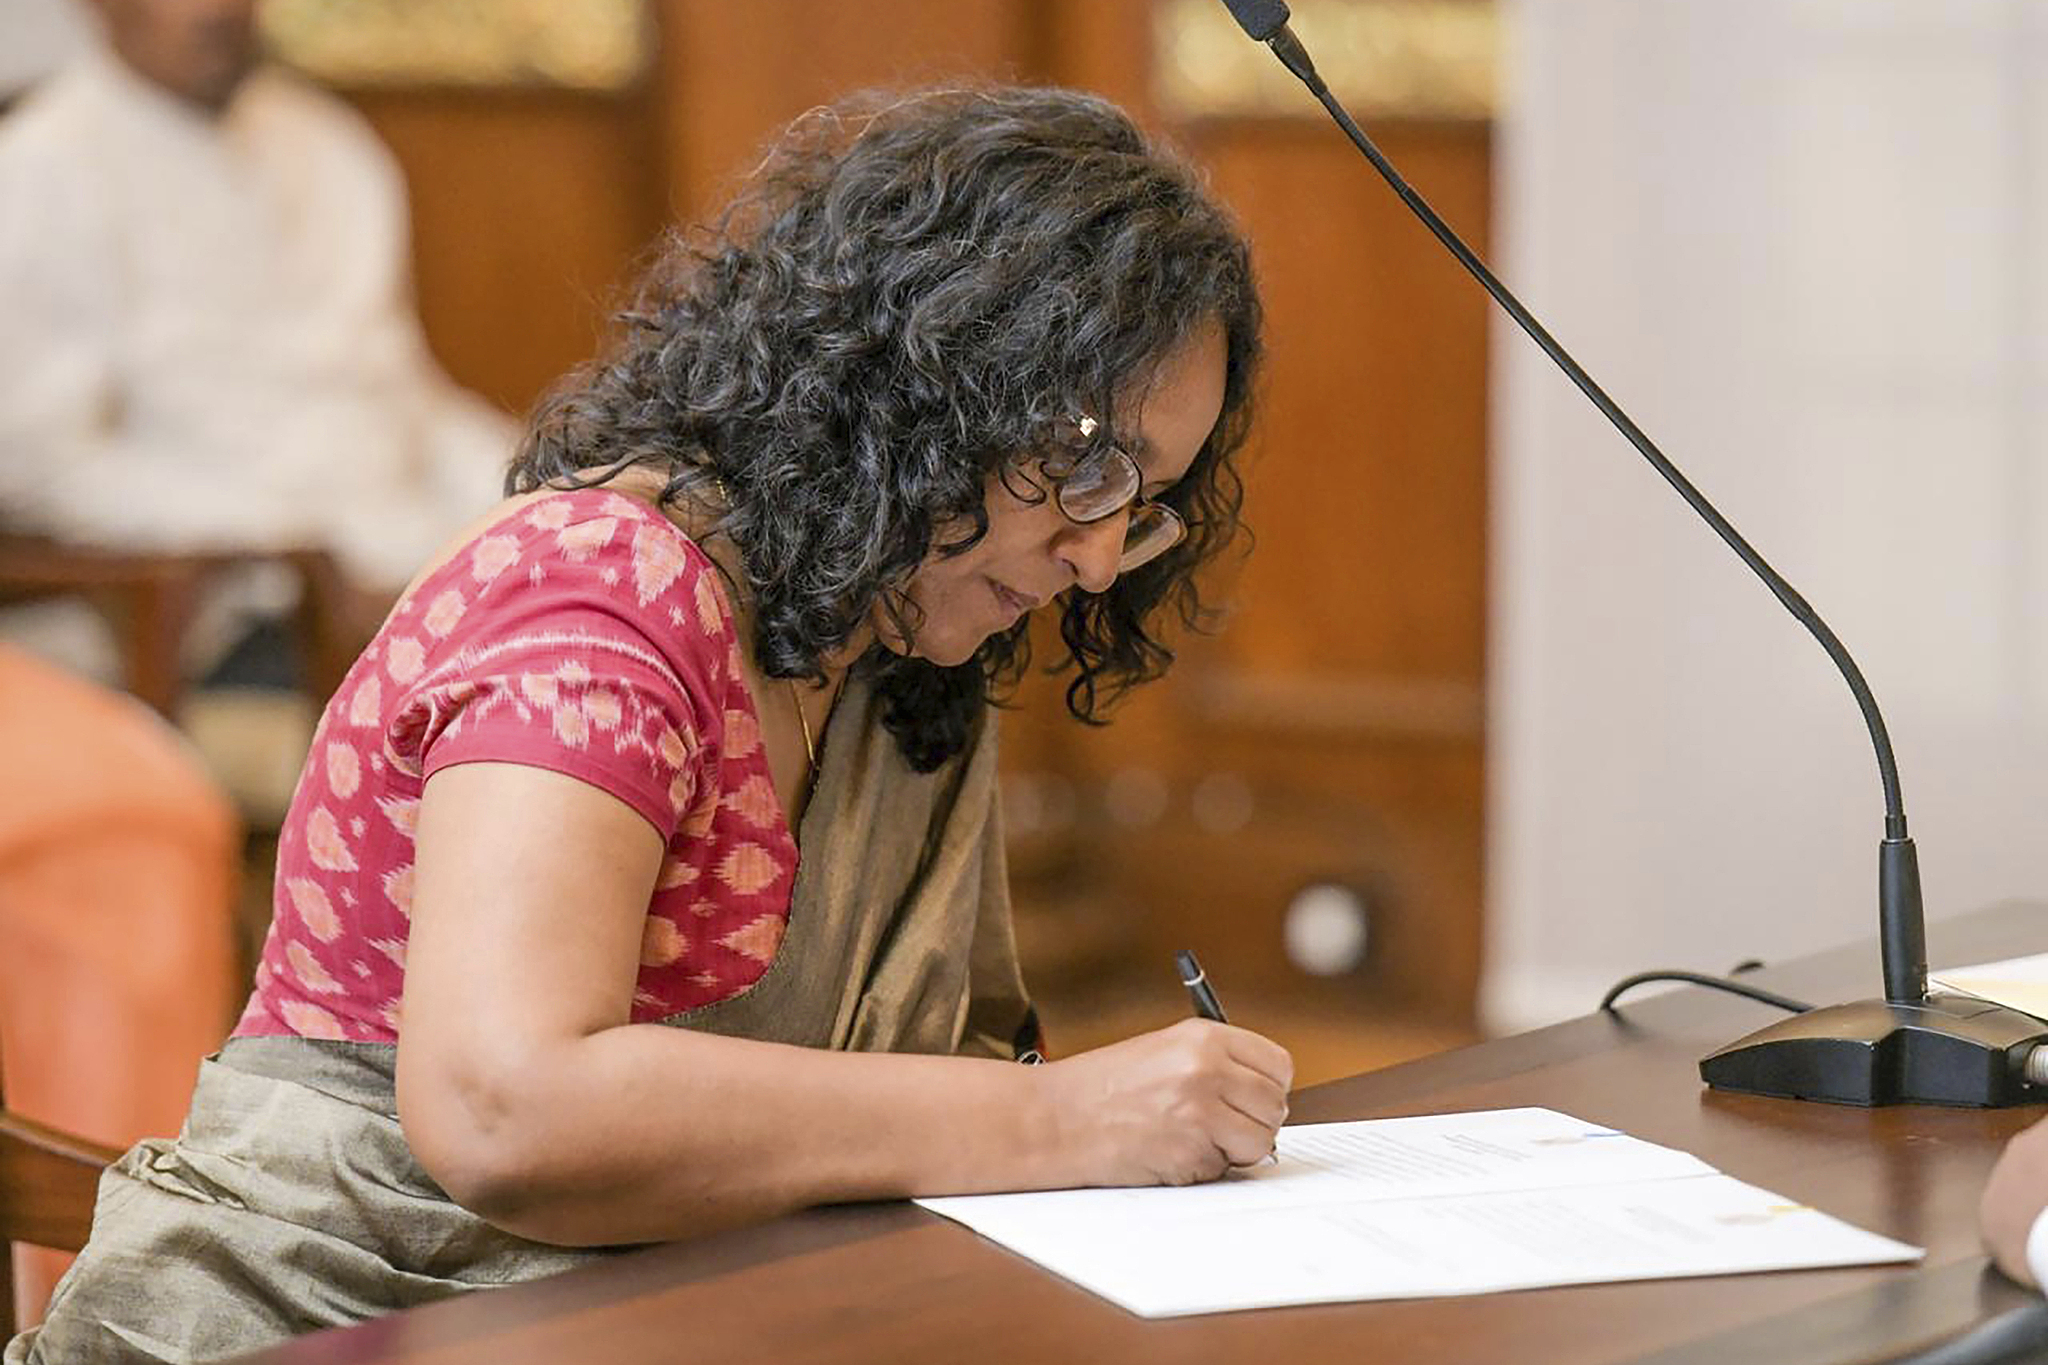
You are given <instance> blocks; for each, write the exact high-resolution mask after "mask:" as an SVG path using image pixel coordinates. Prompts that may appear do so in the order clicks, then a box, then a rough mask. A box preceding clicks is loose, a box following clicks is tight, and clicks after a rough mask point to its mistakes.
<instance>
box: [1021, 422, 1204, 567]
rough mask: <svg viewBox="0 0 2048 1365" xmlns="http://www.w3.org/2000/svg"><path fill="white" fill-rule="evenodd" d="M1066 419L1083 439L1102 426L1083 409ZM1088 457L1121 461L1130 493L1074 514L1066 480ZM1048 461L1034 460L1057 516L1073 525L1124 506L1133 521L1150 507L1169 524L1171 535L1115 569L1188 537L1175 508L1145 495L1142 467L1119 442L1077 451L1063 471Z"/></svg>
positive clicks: (1090, 521) (1148, 557) (1143, 562)
mask: <svg viewBox="0 0 2048 1365" xmlns="http://www.w3.org/2000/svg"><path fill="white" fill-rule="evenodd" d="M1069 420H1071V421H1072V422H1073V424H1074V426H1075V428H1076V429H1078V430H1079V431H1080V433H1081V439H1082V440H1084V441H1093V439H1094V437H1095V433H1096V432H1097V431H1099V430H1100V429H1101V426H1102V424H1101V423H1100V422H1098V421H1096V420H1095V419H1094V418H1093V417H1091V416H1089V415H1088V414H1087V413H1085V412H1084V413H1076V414H1075V415H1074V416H1073V417H1072V418H1071V419H1069ZM1091 461H1121V462H1122V464H1123V467H1124V469H1125V470H1126V471H1127V472H1128V476H1129V478H1130V480H1131V494H1130V496H1129V497H1127V498H1125V499H1124V500H1123V501H1122V502H1120V503H1118V504H1116V505H1115V506H1114V507H1110V508H1106V509H1105V510H1103V511H1100V512H1097V513H1096V514H1095V515H1094V516H1088V517H1083V516H1076V515H1075V514H1074V513H1073V512H1071V511H1070V510H1068V508H1067V501H1066V491H1067V484H1068V482H1069V481H1070V480H1072V479H1073V478H1074V477H1075V476H1076V475H1077V474H1079V473H1080V472H1081V470H1082V468H1083V467H1084V466H1086V465H1087V464H1088V463H1089V462H1091ZM1049 463H1050V461H1048V460H1044V459H1041V460H1039V461H1038V468H1039V472H1040V473H1042V474H1044V475H1045V477H1046V478H1047V480H1049V481H1050V482H1051V484H1052V500H1053V505H1054V506H1055V507H1057V508H1059V510H1060V515H1061V516H1063V517H1065V518H1066V519H1067V520H1068V521H1071V522H1073V523H1074V524H1075V525H1076V526H1093V525H1094V524H1095V523H1096V522H1099V521H1108V520H1109V519H1110V518H1111V517H1113V516H1115V515H1116V514H1117V513H1119V512H1122V511H1125V510H1127V509H1128V510H1129V511H1130V513H1131V519H1132V521H1133V522H1135V521H1136V520H1137V518H1138V514H1139V513H1140V512H1142V511H1151V512H1153V513H1155V514H1157V515H1159V516H1161V517H1164V518H1165V519H1166V521H1167V523H1168V524H1169V525H1171V526H1172V527H1173V539H1171V540H1169V541H1167V542H1166V543H1165V544H1164V545H1161V546H1160V547H1159V548H1158V549H1157V550H1154V551H1153V552H1152V553H1151V554H1148V555H1146V556H1145V557H1144V558H1143V559H1141V560H1139V561H1138V562H1137V563H1135V564H1125V563H1122V562H1121V559H1120V560H1119V562H1118V565H1117V572H1118V573H1128V572H1130V571H1131V570H1132V569H1137V568H1141V567H1143V566H1144V565H1146V564H1150V563H1151V562H1152V561H1153V560H1155V559H1157V558H1159V556H1161V555H1163V554H1165V553H1166V552H1167V551H1168V550H1171V549H1172V548H1173V547H1174V546H1176V545H1178V544H1180V543H1181V542H1182V541H1183V540H1186V539H1187V538H1188V523H1187V518H1185V517H1183V516H1182V515H1181V514H1180V513H1179V512H1177V511H1175V510H1174V509H1173V508H1172V507H1171V506H1170V505H1168V504H1167V503H1164V502H1161V501H1160V500H1159V499H1157V498H1148V497H1146V496H1145V471H1144V470H1143V469H1142V468H1141V467H1140V466H1139V464H1138V462H1137V460H1136V459H1135V458H1133V456H1132V455H1131V453H1130V452H1129V451H1128V450H1125V449H1124V448H1123V447H1122V446H1120V445H1117V444H1115V443H1113V442H1110V443H1105V444H1104V445H1102V446H1100V447H1097V448H1093V449H1090V450H1088V451H1086V452H1085V453H1083V454H1082V455H1080V456H1079V458H1077V459H1076V460H1075V461H1074V463H1073V465H1072V466H1071V467H1070V468H1068V469H1067V470H1066V471H1065V472H1064V473H1059V474H1055V473H1053V472H1052V470H1050V469H1049V468H1047V465H1048V464H1049ZM1125 539H1126V542H1127V543H1128V539H1129V533H1128V531H1126V535H1125Z"/></svg>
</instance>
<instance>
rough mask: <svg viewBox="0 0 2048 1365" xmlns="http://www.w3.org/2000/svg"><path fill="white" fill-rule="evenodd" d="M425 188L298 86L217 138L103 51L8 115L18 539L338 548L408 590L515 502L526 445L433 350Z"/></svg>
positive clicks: (249, 108) (241, 115)
mask: <svg viewBox="0 0 2048 1365" xmlns="http://www.w3.org/2000/svg"><path fill="white" fill-rule="evenodd" d="M409 250H410V248H409V243H408V232H407V214H406V204H405V193H404V186H403V182H402V180H401V178H400V175H399V173H398V170H397V167H396V165H395V164H394V163H393V161H392V159H391V157H390V155H389V154H388V153H387V152H386V151H385V150H384V148H383V147H382V145H381V144H379V143H378V141H377V140H376V138H375V136H374V135H373V134H372V133H371V131H370V130H369V128H368V126H367V125H366V124H365V123H364V122H363V121H362V119H361V118H359V117H358V116H357V115H356V114H355V113H354V112H353V111H351V110H349V109H348V108H347V107H346V106H345V105H343V104H342V103H341V102H340V101H339V100H337V99H335V98H333V97H332V96H329V95H326V94H324V93H321V92H319V91H317V90H315V89H313V88H311V87H310V86H307V85H305V84H303V83H301V82H299V81H297V80H295V79H292V78H290V77H288V76H286V75H284V74H282V73H279V72H273V71H261V72H258V73H256V74H255V75H252V76H251V77H250V78H249V79H248V80H247V81H246V82H245V83H244V85H243V86H242V88H241V89H240V90H239V91H238V92H237V93H236V95H235V97H234V99H233V101H232V102H231V103H230V105H229V106H228V108H227V109H226V110H225V111H223V112H222V113H221V114H220V115H219V116H218V117H209V116H208V115H207V114H205V113H204V112H203V111H201V110H199V109H197V108H196V107H194V106H191V105H189V104H187V103H186V102H184V101H182V100H180V99H178V98H176V97H174V96H172V95H170V94H168V93H167V92H165V91H162V90H160V89H158V88H157V87H155V86H153V85H151V84H149V83H148V82H147V81H145V80H144V79H142V78H141V77H139V76H137V75H135V74H133V73H132V72H130V71H129V70H128V69H127V68H126V67H125V66H123V65H122V64H121V63H120V62H119V61H118V60H117V59H115V58H114V57H113V56H112V55H111V54H109V53H106V52H104V51H98V50H96V51H94V52H93V53H91V54H90V55H89V56H88V57H86V58H83V59H81V60H79V61H77V62H75V63H73V64H72V65H71V66H70V67H68V68H66V69H65V70H64V71H62V72H61V73H59V74H58V75H57V76H55V77H53V78H52V79H51V80H50V81H49V82H47V83H46V84H45V85H44V86H43V87H41V88H39V89H37V90H36V91H35V92H33V93H32V94H31V95H30V96H29V97H28V98H26V99H25V100H23V101H22V103H21V104H20V105H19V106H17V107H16V108H15V109H14V111H12V112H11V113H10V114H8V115H7V116H6V117H5V118H4V119H0V300H5V305H4V306H0V521H4V522H5V523H7V524H9V525H12V526H16V527H19V528H25V529H33V530H41V531H47V532H51V533H56V534H60V535H63V536H65V537H68V538H72V539H77V540H82V541H86V542H89V543H102V544H115V545H132V546H139V547H148V548H160V549H169V550H183V549H207V548H258V549H261V548H285V547H291V546H300V545H318V546H324V547H326V548H327V549H329V550H331V551H333V552H334V553H335V554H336V555H337V557H338V558H339V559H340V560H341V562H342V564H343V567H344V568H345V569H346V570H347V571H349V572H350V573H351V575H352V576H354V577H356V578H357V579H358V580H359V581H360V582H362V583H363V584H364V585H366V586H369V587H374V588H381V589H386V590H392V589H396V588H397V587H399V586H400V585H402V584H403V583H404V582H405V581H406V579H408V578H409V577H410V576H411V575H412V573H413V572H414V571H415V570H416V569H417V568H418V567H420V565H421V564H422V563H423V562H424V561H425V560H426V559H427V558H428V556H429V555H430V554H431V553H432V552H433V550H434V549H435V548H436V547H437V546H438V545H439V544H440V543H441V541H442V540H444V539H445V538H446V537H447V536H448V535H450V534H451V533H452V532H453V531H455V530H456V529H458V528H459V527H461V526H462V525H463V524H465V523H466V522H468V521H470V520H471V519H473V518H474V517H476V516H477V515H478V514H480V513H481V512H482V511H483V510H484V509H485V508H487V507H489V506H490V505H491V503H492V502H494V501H495V500H496V498H497V496H498V489H499V484H500V480H501V479H502V477H503V470H504V466H505V462H506V460H507V459H508V458H509V457H510V455H511V452H512V444H513V429H512V427H511V424H510V423H509V422H508V421H507V420H506V419H505V418H504V417H503V416H502V415H501V414H498V413H497V412H495V411H493V410H491V409H488V408H487V407H486V406H485V405H484V404H482V403H481V402H479V401H478V400H477V399H475V398H474V397H472V396H470V395H468V394H466V393H464V392H462V391H461V390H459V389H457V388H456V387H455V386H454V385H453V384H452V383H450V382H449V381H448V379H447V378H446V377H445V376H444V375H443V374H442V373H441V371H440V370H439V369H438V367H436V366H435V364H434V363H433V361H432V359H431V357H430V356H429V354H428V351H427V348H426V345H425V342H424V339H423V337H422V335H421V332H420V329H419V325H418V321H417V319H416V317H415V316H414V313H413V311H412V306H411V302H410V298H409V288H408V283H409Z"/></svg>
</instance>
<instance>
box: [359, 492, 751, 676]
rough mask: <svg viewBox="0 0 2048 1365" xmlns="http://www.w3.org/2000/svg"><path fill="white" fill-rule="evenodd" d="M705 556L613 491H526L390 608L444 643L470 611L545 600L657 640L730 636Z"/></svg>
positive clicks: (525, 608) (639, 503)
mask: <svg viewBox="0 0 2048 1365" xmlns="http://www.w3.org/2000/svg"><path fill="white" fill-rule="evenodd" d="M720 574H721V571H720V569H719V568H718V566H717V564H716V563H715V562H714V561H713V559H712V558H711V556H710V555H709V554H707V553H706V552H705V551H704V549H703V547H702V546H700V545H698V544H697V542H696V541H695V540H693V539H692V538H691V537H690V536H689V535H688V534H687V533H686V532H685V531H684V530H683V529H682V528H681V527H680V526H678V525H676V524H675V523H674V522H673V521H671V520H669V518H668V517H666V516H664V515H662V513H661V511H660V510H659V509H658V508H656V507H654V506H653V505H652V504H650V503H649V502H647V501H646V500H645V499H642V498H638V497H634V496H631V495H629V494H626V493H622V492H618V491H615V490H613V489H609V488H603V487H597V488H580V489H566V490H549V491H546V492H542V493H537V494H530V495H527V496H526V497H524V498H522V499H518V500H515V501H513V502H512V503H510V504H508V505H507V506H506V507H505V508H503V509H501V511H500V513H499V514H498V515H497V516H495V517H494V518H492V519H490V520H488V521H487V522H485V523H484V524H483V525H482V526H480V527H478V528H474V529H473V530H472V531H471V532H470V533H469V534H468V535H467V536H466V537H464V538H462V539H460V540H459V541H458V542H457V544H456V545H455V547H454V549H453V550H452V552H450V553H449V554H448V555H447V556H446V557H445V558H444V560H443V561H442V562H441V563H440V564H439V565H438V566H436V567H435V568H434V569H432V570H431V571H430V572H428V573H427V574H425V575H423V576H422V577H421V578H420V579H419V580H418V581H417V582H416V583H415V584H414V585H413V586H412V587H411V588H409V589H408V590H407V592H406V594H405V595H404V597H402V598H401V599H400V600H399V603H398V605H397V607H395V608H394V609H393V611H392V620H393V621H394V622H398V621H401V620H403V619H404V618H407V617H408V616H414V617H417V618H419V620H420V622H421V624H422V625H424V626H425V628H426V629H427V631H428V632H429V633H430V634H433V635H435V636H437V637H441V636H447V635H449V634H451V633H452V629H453V627H454V626H455V624H456V623H457V622H458V621H459V619H460V616H461V615H466V614H467V612H468V610H469V609H470V608H471V607H472V606H475V605H497V606H500V607H509V608H513V609H516V610H517V611H519V612H520V613H522V614H524V613H530V612H532V611H533V610H535V609H537V608H539V607H541V606H543V605H544V604H545V602H546V601H547V599H549V598H559V599H564V600H584V601H589V600H592V599H600V600H602V602H603V603H604V606H605V608H606V610H607V612H609V613H611V614H613V615H615V616H617V617H619V618H620V619H622V620H625V621H635V618H639V619H638V621H637V623H638V624H642V625H645V626H648V627H651V628H654V629H656V630H657V631H658V632H659V633H660V634H662V635H667V634H669V633H670V632H672V631H675V630H682V631H685V632H687V633H689V634H701V635H705V636H710V637H713V638H718V639H726V638H730V637H731V636H733V634H734V627H733V620H732V613H731V611H730V610H729V608H728V606H727V602H726V595H725V593H724V591H723V589H722V588H721V586H720V583H719V579H720Z"/></svg>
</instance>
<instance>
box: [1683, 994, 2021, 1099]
mask: <svg viewBox="0 0 2048 1365" xmlns="http://www.w3.org/2000/svg"><path fill="white" fill-rule="evenodd" d="M2044 1042H2048V1022H2043V1021H2042V1020H2039V1019H2036V1018H2034V1017H2033V1016H2032V1015H2029V1014H2022V1013H2020V1012H2019V1011H2018V1010H2013V1009H2007V1008H2005V1007H2004V1006H2003V1005H1994V1004H1992V1003H1991V1002H1990V1001H1988V1000H1979V999H1976V998H1975V997H1974V996H1967V995H1930V996H1928V997H1927V998H1926V999H1925V1000H1924V1001H1922V1002H1921V1003H1919V1004H1909V1005H1900V1004H1893V1003H1892V1002H1891V1001H1888V1000H1858V1001H1856V1002H1854V1003H1853V1004H1847V1005H1829V1006H1826V1007H1825V1008H1822V1009H1815V1010H1808V1011H1807V1012H1806V1013H1804V1014H1799V1015H1795V1016H1793V1017H1792V1018H1790V1019H1783V1020H1780V1021H1779V1022H1777V1023H1775V1024H1772V1025H1771V1026H1769V1027H1768V1028H1762V1029H1758V1030H1757V1031H1756V1032H1755V1033H1752V1034H1750V1035H1749V1036H1748V1037H1746V1038H1740V1039H1737V1040H1736V1041H1735V1042H1732V1043H1730V1044H1728V1046H1726V1047H1724V1048H1722V1049H1721V1050H1719V1051H1718V1052H1714V1053H1711V1054H1709V1055H1708V1056H1706V1057H1703V1058H1701V1059H1700V1079H1701V1080H1703V1081H1705V1082H1706V1083H1707V1084H1708V1085H1710V1086H1712V1087H1713V1088H1714V1089H1716V1090H1733V1091H1738V1092H1740V1093H1743V1094H1749V1095H1778V1096H1782V1097H1784V1098H1786V1099H1795V1100H1824V1101H1826V1102H1828V1103H1830V1104H1858V1105H1865V1106H1876V1105H1884V1104H1949V1105H1961V1106H1969V1107H1975V1108H1996V1107H2001V1106H2004V1105H2010V1104H2025V1103H2029V1102H2036V1101H2039V1100H2041V1099H2042V1098H2044V1092H2043V1091H2042V1090H2040V1089H2037V1088H2036V1087H2034V1086H2031V1085H2029V1084H2028V1082H2027V1079H2026V1076H2025V1068H2026V1062H2027V1056H2028V1054H2029V1053H2030V1052H2031V1051H2032V1050H2033V1048H2034V1046H2035V1045H2036V1044H2039V1043H2044Z"/></svg>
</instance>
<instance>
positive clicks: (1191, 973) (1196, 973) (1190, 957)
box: [1173, 948, 1202, 982]
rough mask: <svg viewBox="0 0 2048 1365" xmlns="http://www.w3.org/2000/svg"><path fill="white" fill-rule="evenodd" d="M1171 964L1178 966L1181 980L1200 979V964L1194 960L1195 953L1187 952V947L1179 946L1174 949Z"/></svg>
mask: <svg viewBox="0 0 2048 1365" xmlns="http://www.w3.org/2000/svg"><path fill="white" fill-rule="evenodd" d="M1173 965H1174V966H1176V967H1178V968H1180V979H1181V980H1182V981H1183V982H1190V981H1198V980H1200V979H1201V976H1202V964H1201V963H1199V962H1197V961H1195V955H1194V954H1193V953H1191V952H1189V951H1188V950H1187V949H1185V948H1181V949H1178V950H1177V951H1175V953H1174V955H1173Z"/></svg>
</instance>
